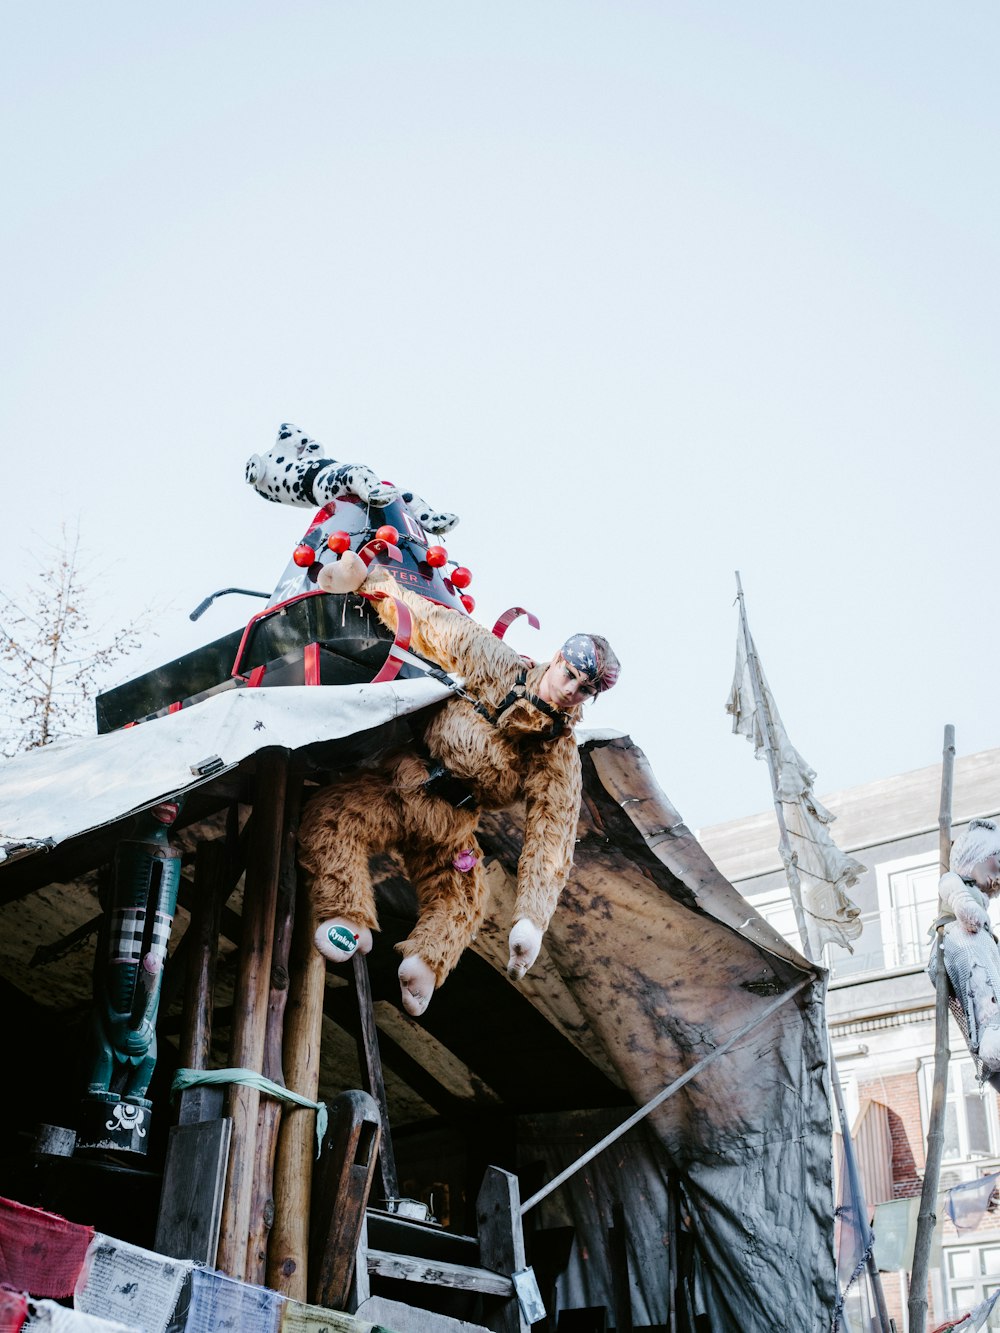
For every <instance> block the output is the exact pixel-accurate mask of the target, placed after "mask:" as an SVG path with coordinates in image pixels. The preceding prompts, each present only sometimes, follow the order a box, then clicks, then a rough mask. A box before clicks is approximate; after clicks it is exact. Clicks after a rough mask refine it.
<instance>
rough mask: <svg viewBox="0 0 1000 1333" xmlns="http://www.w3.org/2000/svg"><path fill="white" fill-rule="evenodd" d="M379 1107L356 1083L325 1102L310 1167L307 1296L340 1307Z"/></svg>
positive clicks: (370, 1170)
mask: <svg viewBox="0 0 1000 1333" xmlns="http://www.w3.org/2000/svg"><path fill="white" fill-rule="evenodd" d="M379 1130H380V1119H379V1109H378V1107H377V1106H376V1104H375V1101H374V1099H373V1098H372V1097H370V1096H369V1095H368V1093H367V1092H362V1091H361V1090H360V1089H353V1090H352V1091H350V1092H342V1093H341V1094H340V1095H339V1096H338V1097H335V1098H334V1100H333V1102H332V1103H331V1105H330V1125H329V1128H328V1129H327V1133H326V1137H325V1138H324V1140H323V1151H322V1155H321V1157H320V1161H319V1165H318V1166H317V1169H316V1181H315V1193H314V1206H313V1215H312V1219H311V1221H312V1228H311V1235H310V1244H309V1299H310V1301H311V1302H312V1303H313V1304H314V1305H325V1306H328V1307H329V1308H330V1309H333V1310H342V1309H343V1308H344V1306H345V1305H346V1304H347V1298H348V1293H349V1291H350V1289H351V1278H352V1276H353V1274H354V1259H355V1254H356V1252H357V1248H358V1241H359V1239H360V1237H361V1234H362V1231H363V1230H364V1227H365V1210H366V1208H367V1206H368V1194H369V1192H370V1190H371V1186H372V1178H373V1176H374V1174H375V1164H376V1158H377V1154H378V1144H379Z"/></svg>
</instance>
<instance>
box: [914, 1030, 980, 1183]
mask: <svg viewBox="0 0 1000 1333" xmlns="http://www.w3.org/2000/svg"><path fill="white" fill-rule="evenodd" d="M963 1066H968V1067H969V1068H970V1069H974V1065H973V1061H972V1056H971V1055H964V1056H962V1055H953V1056H952V1058H951V1060H950V1061H949V1064H948V1095H947V1098H946V1102H949V1103H953V1104H954V1106H955V1123H956V1127H957V1129H958V1156H957V1157H946V1158H944V1162H945V1164H946V1165H947V1167H948V1169H949V1170H954V1169H956V1168H959V1167H962V1166H975V1170H971V1171H961V1172H960V1174H961V1176H962V1177H963V1178H968V1179H969V1180H971V1179H973V1177H974V1176H977V1175H979V1174H980V1172H981V1171H982V1169H983V1167H984V1166H985V1165H986V1164H987V1163H991V1162H997V1161H1000V1108H998V1103H997V1094H996V1093H995V1092H994V1091H993V1089H992V1088H991V1087H990V1086H989V1084H987V1085H986V1092H985V1094H983V1106H984V1107H985V1111H986V1132H987V1135H988V1137H989V1144H990V1150H989V1152H986V1153H982V1152H975V1153H973V1152H970V1151H969V1125H968V1121H967V1120H966V1118H965V1104H964V1103H965V1097H964V1094H963V1093H962V1090H961V1089H962V1067H963ZM933 1079H934V1059H933V1057H932V1056H928V1057H926V1058H925V1059H923V1060H921V1061H920V1066H919V1071H918V1080H917V1082H918V1087H919V1090H920V1126H921V1133H922V1134H924V1135H925V1136H926V1134H927V1122H928V1119H929V1117H930V1104H931V1084H932V1082H933ZM953 1089H954V1090H953Z"/></svg>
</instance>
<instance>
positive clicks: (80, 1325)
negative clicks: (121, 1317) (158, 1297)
mask: <svg viewBox="0 0 1000 1333" xmlns="http://www.w3.org/2000/svg"><path fill="white" fill-rule="evenodd" d="M24 1327H25V1331H26V1333H142V1329H141V1328H136V1327H135V1326H134V1325H128V1324H117V1323H115V1322H114V1321H113V1320H111V1319H98V1318H96V1317H95V1316H94V1315H91V1314H81V1313H80V1312H79V1310H67V1309H66V1307H65V1306H64V1305H56V1303H55V1301H32V1302H31V1303H30V1304H29V1307H28V1322H27V1323H26V1324H25V1325H24Z"/></svg>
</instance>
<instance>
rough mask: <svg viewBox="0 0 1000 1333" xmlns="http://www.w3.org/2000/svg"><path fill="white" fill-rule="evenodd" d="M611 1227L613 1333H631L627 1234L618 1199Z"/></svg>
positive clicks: (620, 1203) (613, 1210) (609, 1229)
mask: <svg viewBox="0 0 1000 1333" xmlns="http://www.w3.org/2000/svg"><path fill="white" fill-rule="evenodd" d="M611 1217H612V1225H611V1226H610V1227H608V1250H609V1253H610V1257H611V1280H612V1287H613V1290H614V1300H615V1333H632V1329H633V1321H632V1293H631V1290H630V1287H629V1272H628V1233H627V1231H626V1229H625V1208H624V1206H623V1204H622V1202H621V1200H620V1199H616V1200H615V1202H614V1203H613V1204H612V1206H611Z"/></svg>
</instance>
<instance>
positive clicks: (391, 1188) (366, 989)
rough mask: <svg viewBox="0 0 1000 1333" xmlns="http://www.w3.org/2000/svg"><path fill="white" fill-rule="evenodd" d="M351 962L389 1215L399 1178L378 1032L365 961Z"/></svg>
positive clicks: (360, 1048)
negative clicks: (377, 1120) (375, 1109)
mask: <svg viewBox="0 0 1000 1333" xmlns="http://www.w3.org/2000/svg"><path fill="white" fill-rule="evenodd" d="M352 962H353V978H354V989H355V992H356V994H357V997H358V1031H357V1043H358V1063H359V1064H360V1065H361V1082H362V1084H363V1085H364V1090H365V1092H367V1093H368V1094H369V1096H371V1097H373V1098H374V1099H375V1105H376V1106H377V1107H378V1109H379V1116H380V1117H381V1121H382V1134H381V1138H380V1140H379V1148H378V1164H379V1171H380V1173H381V1177H382V1193H383V1195H384V1198H385V1207H386V1208H387V1209H388V1210H389V1211H390V1212H392V1209H393V1208H394V1206H395V1201H396V1199H398V1197H399V1178H398V1177H397V1175H396V1154H395V1152H394V1150H393V1146H392V1133H391V1131H390V1129H389V1101H388V1098H387V1097H386V1095H385V1076H384V1075H383V1072H382V1053H381V1051H380V1050H379V1045H378V1028H377V1027H376V1026H375V1007H374V1005H373V1003H372V985H371V979H370V978H369V976H368V960H367V959H366V958H365V956H364V955H363V954H360V953H356V954H355V955H354V958H353V960H352Z"/></svg>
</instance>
